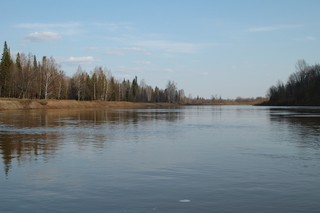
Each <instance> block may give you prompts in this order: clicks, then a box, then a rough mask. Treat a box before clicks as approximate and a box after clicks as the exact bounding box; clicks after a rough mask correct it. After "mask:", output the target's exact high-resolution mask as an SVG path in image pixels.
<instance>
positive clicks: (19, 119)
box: [0, 106, 320, 213]
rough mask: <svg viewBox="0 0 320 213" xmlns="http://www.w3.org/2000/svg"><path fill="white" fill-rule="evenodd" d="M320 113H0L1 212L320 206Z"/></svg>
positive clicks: (206, 109)
mask: <svg viewBox="0 0 320 213" xmlns="http://www.w3.org/2000/svg"><path fill="white" fill-rule="evenodd" d="M319 114H320V113H319V111H318V108H281V109H279V108H272V107H271V108H270V107H251V106H196V107H191V106H190V107H182V108H174V109H134V110H112V111H108V110H47V111H41V110H38V111H37V110H34V111H33V110H30V111H24V110H21V111H0V156H1V159H2V162H1V163H0V164H2V165H3V167H2V168H3V169H2V168H1V170H0V178H1V181H0V189H1V193H0V212H54V211H58V212H60V211H66V212H89V211H93V212H184V213H185V212H316V211H318V210H319V209H320V204H319V191H320V179H319V176H320V153H319V151H320V149H319V148H320V146H319V144H320V141H319V138H320V137H319V136H320V116H319ZM1 171H2V172H1Z"/></svg>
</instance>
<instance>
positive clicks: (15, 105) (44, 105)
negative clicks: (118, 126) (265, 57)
mask: <svg viewBox="0 0 320 213" xmlns="http://www.w3.org/2000/svg"><path fill="white" fill-rule="evenodd" d="M255 104H257V103H248V102H230V103H229V102H228V103H217V104H171V103H141V102H127V101H97V100H96V101H77V100H56V99H48V100H36V99H14V98H0V110H23V109H138V108H168V107H178V106H193V105H196V106H198V105H201V106H202V105H203V106H209V105H212V106H217V105H255Z"/></svg>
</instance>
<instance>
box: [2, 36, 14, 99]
mask: <svg viewBox="0 0 320 213" xmlns="http://www.w3.org/2000/svg"><path fill="white" fill-rule="evenodd" d="M12 64H13V62H12V60H11V56H10V49H9V48H8V45H7V42H6V41H5V42H4V45H3V53H2V57H1V62H0V97H1V96H2V97H6V96H8V91H9V85H8V83H9V78H10V66H11V65H12Z"/></svg>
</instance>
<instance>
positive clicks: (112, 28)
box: [91, 22, 134, 32]
mask: <svg viewBox="0 0 320 213" xmlns="http://www.w3.org/2000/svg"><path fill="white" fill-rule="evenodd" d="M91 25H92V26H94V27H97V28H102V29H104V30H107V31H109V32H118V31H128V30H132V29H134V28H133V26H132V25H131V24H130V23H125V22H119V23H116V22H103V23H101V22H95V23H92V24H91Z"/></svg>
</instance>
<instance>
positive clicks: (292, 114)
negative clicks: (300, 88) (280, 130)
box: [270, 108, 320, 149]
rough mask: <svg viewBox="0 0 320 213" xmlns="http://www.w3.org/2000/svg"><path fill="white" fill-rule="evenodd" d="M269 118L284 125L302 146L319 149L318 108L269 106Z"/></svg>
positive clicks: (319, 119) (319, 111) (319, 126)
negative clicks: (297, 138)
mask: <svg viewBox="0 0 320 213" xmlns="http://www.w3.org/2000/svg"><path fill="white" fill-rule="evenodd" d="M270 120H271V121H272V122H276V123H278V124H281V125H286V128H288V130H289V131H290V133H292V134H294V135H296V136H297V137H299V138H300V140H299V141H300V143H301V144H302V145H304V146H308V147H311V148H316V149H320V140H319V138H320V137H319V136H320V109H317V108H271V109H270Z"/></svg>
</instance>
